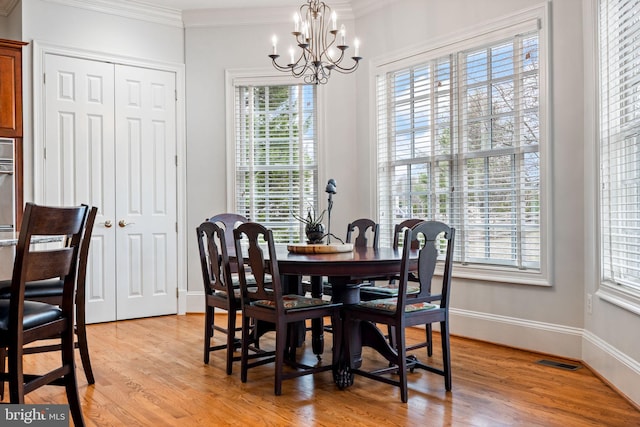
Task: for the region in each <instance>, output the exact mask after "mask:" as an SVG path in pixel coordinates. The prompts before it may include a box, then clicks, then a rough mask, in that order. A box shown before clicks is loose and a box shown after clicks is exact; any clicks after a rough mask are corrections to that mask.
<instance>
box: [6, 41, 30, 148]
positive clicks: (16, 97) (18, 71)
mask: <svg viewBox="0 0 640 427" xmlns="http://www.w3.org/2000/svg"><path fill="white" fill-rule="evenodd" d="M25 44H26V43H24V42H16V41H11V40H3V39H0V136H2V137H7V138H21V137H22V46H24V45H25Z"/></svg>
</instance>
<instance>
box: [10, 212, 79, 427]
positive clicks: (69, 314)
mask: <svg viewBox="0 0 640 427" xmlns="http://www.w3.org/2000/svg"><path fill="white" fill-rule="evenodd" d="M87 213H88V207H87V206H79V207H67V208H61V207H48V206H40V205H35V204H32V203H27V204H26V206H25V210H24V214H23V218H22V226H21V228H20V235H19V238H18V245H17V247H16V258H15V262H14V268H13V276H12V279H11V297H10V299H8V300H6V299H5V300H0V347H2V348H5V349H6V350H7V354H8V366H7V368H8V369H7V372H6V373H5V372H3V373H2V374H1V377H2V379H3V380H5V381H8V383H9V396H10V402H11V403H24V396H25V394H27V393H30V392H32V391H34V390H35V389H37V388H40V387H42V386H44V385H64V387H65V390H66V395H67V400H68V403H69V407H70V411H71V416H72V418H73V423H74V425H76V426H84V419H83V416H82V408H81V406H80V399H79V396H78V386H77V380H76V370H75V357H74V342H75V339H74V337H75V333H74V314H75V286H76V275H77V270H78V258H79V253H80V243H81V241H82V233H83V230H84V226H85V221H86V218H87ZM49 235H51V236H60V235H62V236H68V242H67V244H66V245H64V246H62V247H59V248H56V249H47V248H43V249H40V248H38V245H32V244H31V237H32V236H49ZM57 278H61V279H62V280H63V282H64V286H63V296H62V300H61V303H60V304H59V305H57V304H46V303H42V302H36V301H28V300H25V286H26V284H27V283H28V282H35V281H40V280H49V279H57ZM49 339H60V340H61V347H60V352H61V358H60V362H61V363H60V366H58V367H57V368H54V369H52V370H50V371H48V372H44V373H38V374H33V375H32V374H26V373H24V372H23V355H24V346H25V345H27V344H30V343H36V342H39V341H42V340H49Z"/></svg>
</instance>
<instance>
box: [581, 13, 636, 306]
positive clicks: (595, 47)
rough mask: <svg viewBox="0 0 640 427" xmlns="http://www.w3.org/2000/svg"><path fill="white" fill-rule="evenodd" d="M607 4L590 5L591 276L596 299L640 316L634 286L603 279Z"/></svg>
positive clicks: (589, 271) (588, 270)
mask: <svg viewBox="0 0 640 427" xmlns="http://www.w3.org/2000/svg"><path fill="white" fill-rule="evenodd" d="M602 1H603V0H591V1H590V2H589V3H590V4H589V5H590V9H588V12H589V14H590V18H591V19H590V20H591V22H592V23H593V29H594V30H593V33H592V34H591V38H590V39H589V43H590V45H589V48H590V50H591V53H592V55H593V58H592V59H593V76H592V77H591V78H592V80H591V83H592V85H591V87H592V88H593V92H592V93H591V99H593V102H594V108H593V109H592V111H591V112H590V113H591V118H592V120H591V122H592V123H593V126H591V127H590V129H589V131H590V132H592V135H591V139H592V140H591V143H592V154H593V163H592V168H593V169H592V172H593V187H592V188H593V194H592V197H593V199H592V205H593V206H594V207H595V212H596V214H595V216H594V217H593V223H592V227H593V228H592V229H593V230H594V231H595V232H594V236H595V237H594V239H593V245H594V246H593V249H592V252H593V257H594V259H595V260H596V262H594V263H593V264H594V265H593V266H592V267H591V269H590V268H589V266H587V270H586V271H587V274H589V273H591V274H593V277H594V278H595V283H596V285H595V295H596V296H598V297H599V298H600V299H602V300H604V301H607V302H609V303H610V304H613V305H615V306H617V307H620V308H622V309H624V310H627V311H629V312H631V313H634V314H636V315H640V291H637V290H635V289H634V288H632V287H630V286H624V285H622V284H617V283H614V282H613V281H611V280H606V279H604V277H603V270H604V266H603V265H602V259H603V254H602V250H603V244H602V239H603V237H602V235H603V230H602V204H601V188H602V177H601V162H602V159H601V127H600V122H601V120H602V117H601V106H602V97H601V93H600V89H599V88H600V85H601V82H602V75H601V73H600V60H601V55H600V31H599V29H600V8H601V3H602Z"/></svg>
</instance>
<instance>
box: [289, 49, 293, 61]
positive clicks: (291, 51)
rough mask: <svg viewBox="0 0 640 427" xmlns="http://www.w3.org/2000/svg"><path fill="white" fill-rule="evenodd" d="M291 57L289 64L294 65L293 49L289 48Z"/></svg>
mask: <svg viewBox="0 0 640 427" xmlns="http://www.w3.org/2000/svg"><path fill="white" fill-rule="evenodd" d="M289 55H290V56H291V62H289V64H293V63H294V60H293V59H294V58H293V47H292V46H289Z"/></svg>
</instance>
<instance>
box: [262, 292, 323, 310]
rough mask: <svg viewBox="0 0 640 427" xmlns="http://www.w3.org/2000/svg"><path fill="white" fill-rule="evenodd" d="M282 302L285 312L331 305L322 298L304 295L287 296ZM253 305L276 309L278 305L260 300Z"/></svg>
mask: <svg viewBox="0 0 640 427" xmlns="http://www.w3.org/2000/svg"><path fill="white" fill-rule="evenodd" d="M282 301H283V303H284V308H285V310H291V309H296V308H306V307H316V306H321V305H327V304H331V302H330V301H325V300H323V299H322V298H309V297H305V296H302V295H285V296H283V297H282ZM253 304H255V305H260V306H262V307H270V308H275V304H276V303H275V301H271V300H258V301H255V302H254V303H253Z"/></svg>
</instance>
